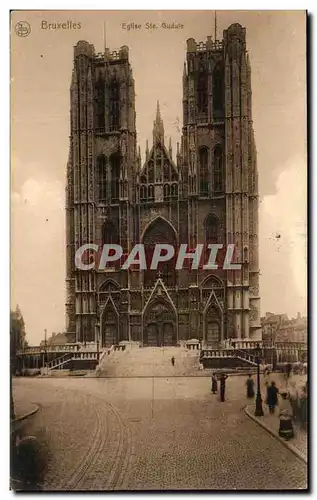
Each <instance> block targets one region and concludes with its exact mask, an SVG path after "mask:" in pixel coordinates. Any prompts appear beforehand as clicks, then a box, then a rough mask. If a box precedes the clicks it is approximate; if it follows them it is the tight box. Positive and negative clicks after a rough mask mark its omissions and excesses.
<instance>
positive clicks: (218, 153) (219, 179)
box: [214, 146, 223, 193]
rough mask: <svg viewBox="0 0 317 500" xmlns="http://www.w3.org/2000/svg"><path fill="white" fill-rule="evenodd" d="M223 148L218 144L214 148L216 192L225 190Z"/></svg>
mask: <svg viewBox="0 0 317 500" xmlns="http://www.w3.org/2000/svg"><path fill="white" fill-rule="evenodd" d="M222 158H223V157H222V149H221V147H220V146H216V147H215V150H214V192H215V193H222V192H223V161H222Z"/></svg>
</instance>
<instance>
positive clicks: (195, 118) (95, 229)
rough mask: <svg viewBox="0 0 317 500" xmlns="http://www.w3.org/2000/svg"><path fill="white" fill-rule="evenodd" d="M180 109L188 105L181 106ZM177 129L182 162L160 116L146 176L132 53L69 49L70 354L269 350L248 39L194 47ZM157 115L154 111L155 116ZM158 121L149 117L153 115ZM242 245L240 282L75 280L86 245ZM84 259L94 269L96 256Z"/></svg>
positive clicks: (190, 274)
mask: <svg viewBox="0 0 317 500" xmlns="http://www.w3.org/2000/svg"><path fill="white" fill-rule="evenodd" d="M180 98H181V96H180ZM182 99H183V100H182V103H183V127H182V135H181V137H180V143H178V144H177V151H176V155H173V152H172V146H171V142H169V143H168V144H167V143H166V142H165V140H164V124H163V117H162V116H161V113H160V107H159V103H153V107H154V106H155V105H156V107H157V108H156V118H155V121H154V124H153V142H152V144H150V145H148V144H147V145H146V154H145V162H144V163H143V162H142V160H141V154H140V149H139V148H138V147H137V134H136V111H135V88H134V79H133V73H132V67H131V65H130V63H129V48H128V47H127V46H123V47H121V48H120V49H119V50H118V51H113V52H112V51H110V50H109V49H105V51H104V53H95V50H94V47H93V46H92V45H91V44H89V43H88V42H86V41H80V42H78V43H77V45H76V46H75V47H74V67H73V72H72V81H71V88H70V102H71V110H70V121H71V126H70V130H71V132H70V146H69V158H68V164H67V186H66V232H67V234H66V259H67V262H66V272H67V276H66V289H67V298H66V321H67V327H66V331H67V336H68V340H69V342H75V341H76V342H94V341H95V342H96V341H98V342H100V345H101V346H103V347H105V346H111V345H116V344H118V343H119V342H120V341H133V342H140V344H141V345H143V346H162V345H178V344H179V343H180V342H181V341H186V340H189V339H198V340H200V341H201V343H202V345H203V346H211V347H219V346H220V345H221V342H222V341H224V340H225V339H229V338H237V339H250V340H258V339H261V323H260V296H259V242H258V212H259V192H258V172H257V160H256V147H255V139H254V132H253V122H252V105H251V68H250V60H249V55H248V52H247V48H246V29H245V28H243V27H242V26H241V25H240V24H233V25H231V26H229V28H228V29H226V30H224V32H223V39H222V40H221V41H220V40H214V39H213V38H212V37H211V36H208V37H207V40H206V41H205V42H199V43H198V42H196V41H195V40H194V39H193V38H190V39H189V40H187V52H186V61H185V63H184V71H183V98H182ZM154 110H155V108H154ZM154 110H153V111H154ZM89 243H90V244H97V245H98V246H102V245H103V244H106V243H108V244H109V243H110V244H118V245H121V247H122V248H123V256H122V257H124V258H125V257H126V256H127V255H128V254H129V252H130V251H131V249H132V248H133V247H134V245H135V244H138V243H142V244H144V246H145V248H146V249H147V251H148V254H151V251H152V249H153V246H154V245H155V244H157V243H169V244H170V245H173V247H175V248H177V247H179V245H181V244H187V246H188V249H189V250H188V251H190V250H191V249H194V248H195V247H196V245H197V244H200V243H201V244H204V245H208V244H209V243H219V244H223V245H224V246H226V245H228V244H234V245H235V252H234V262H235V263H238V264H240V270H225V269H223V268H221V266H219V268H218V269H216V270H212V271H210V270H204V269H203V268H202V267H201V266H200V267H199V268H198V269H192V268H191V265H190V261H189V260H188V265H185V266H184V268H183V269H180V270H178V269H175V261H173V260H171V261H169V262H166V263H162V264H160V266H159V268H158V269H157V270H151V269H149V268H147V269H146V270H141V271H140V270H139V269H135V268H134V267H133V266H132V267H131V268H129V269H126V270H124V269H121V266H120V263H122V262H120V261H118V262H113V263H108V265H107V266H106V267H105V268H104V269H98V268H96V267H95V268H92V269H90V270H80V269H78V268H77V267H76V266H75V253H76V250H77V249H78V248H80V247H81V246H82V245H84V244H89ZM90 258H91V259H92V261H93V259H94V252H93V251H91V256H90Z"/></svg>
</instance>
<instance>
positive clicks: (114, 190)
mask: <svg viewBox="0 0 317 500" xmlns="http://www.w3.org/2000/svg"><path fill="white" fill-rule="evenodd" d="M110 169H111V202H112V203H117V202H118V201H119V183H120V158H119V156H118V155H112V156H111V157H110Z"/></svg>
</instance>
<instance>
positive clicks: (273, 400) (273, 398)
mask: <svg viewBox="0 0 317 500" xmlns="http://www.w3.org/2000/svg"><path fill="white" fill-rule="evenodd" d="M277 395H278V388H277V387H276V386H275V382H272V383H271V385H270V386H268V388H267V397H266V404H267V405H268V407H269V412H270V414H271V415H273V414H274V412H275V406H276V405H277V403H278V400H277Z"/></svg>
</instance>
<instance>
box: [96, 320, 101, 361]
mask: <svg viewBox="0 0 317 500" xmlns="http://www.w3.org/2000/svg"><path fill="white" fill-rule="evenodd" d="M99 327H100V325H99V323H96V324H95V328H96V343H97V363H98V365H99Z"/></svg>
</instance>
